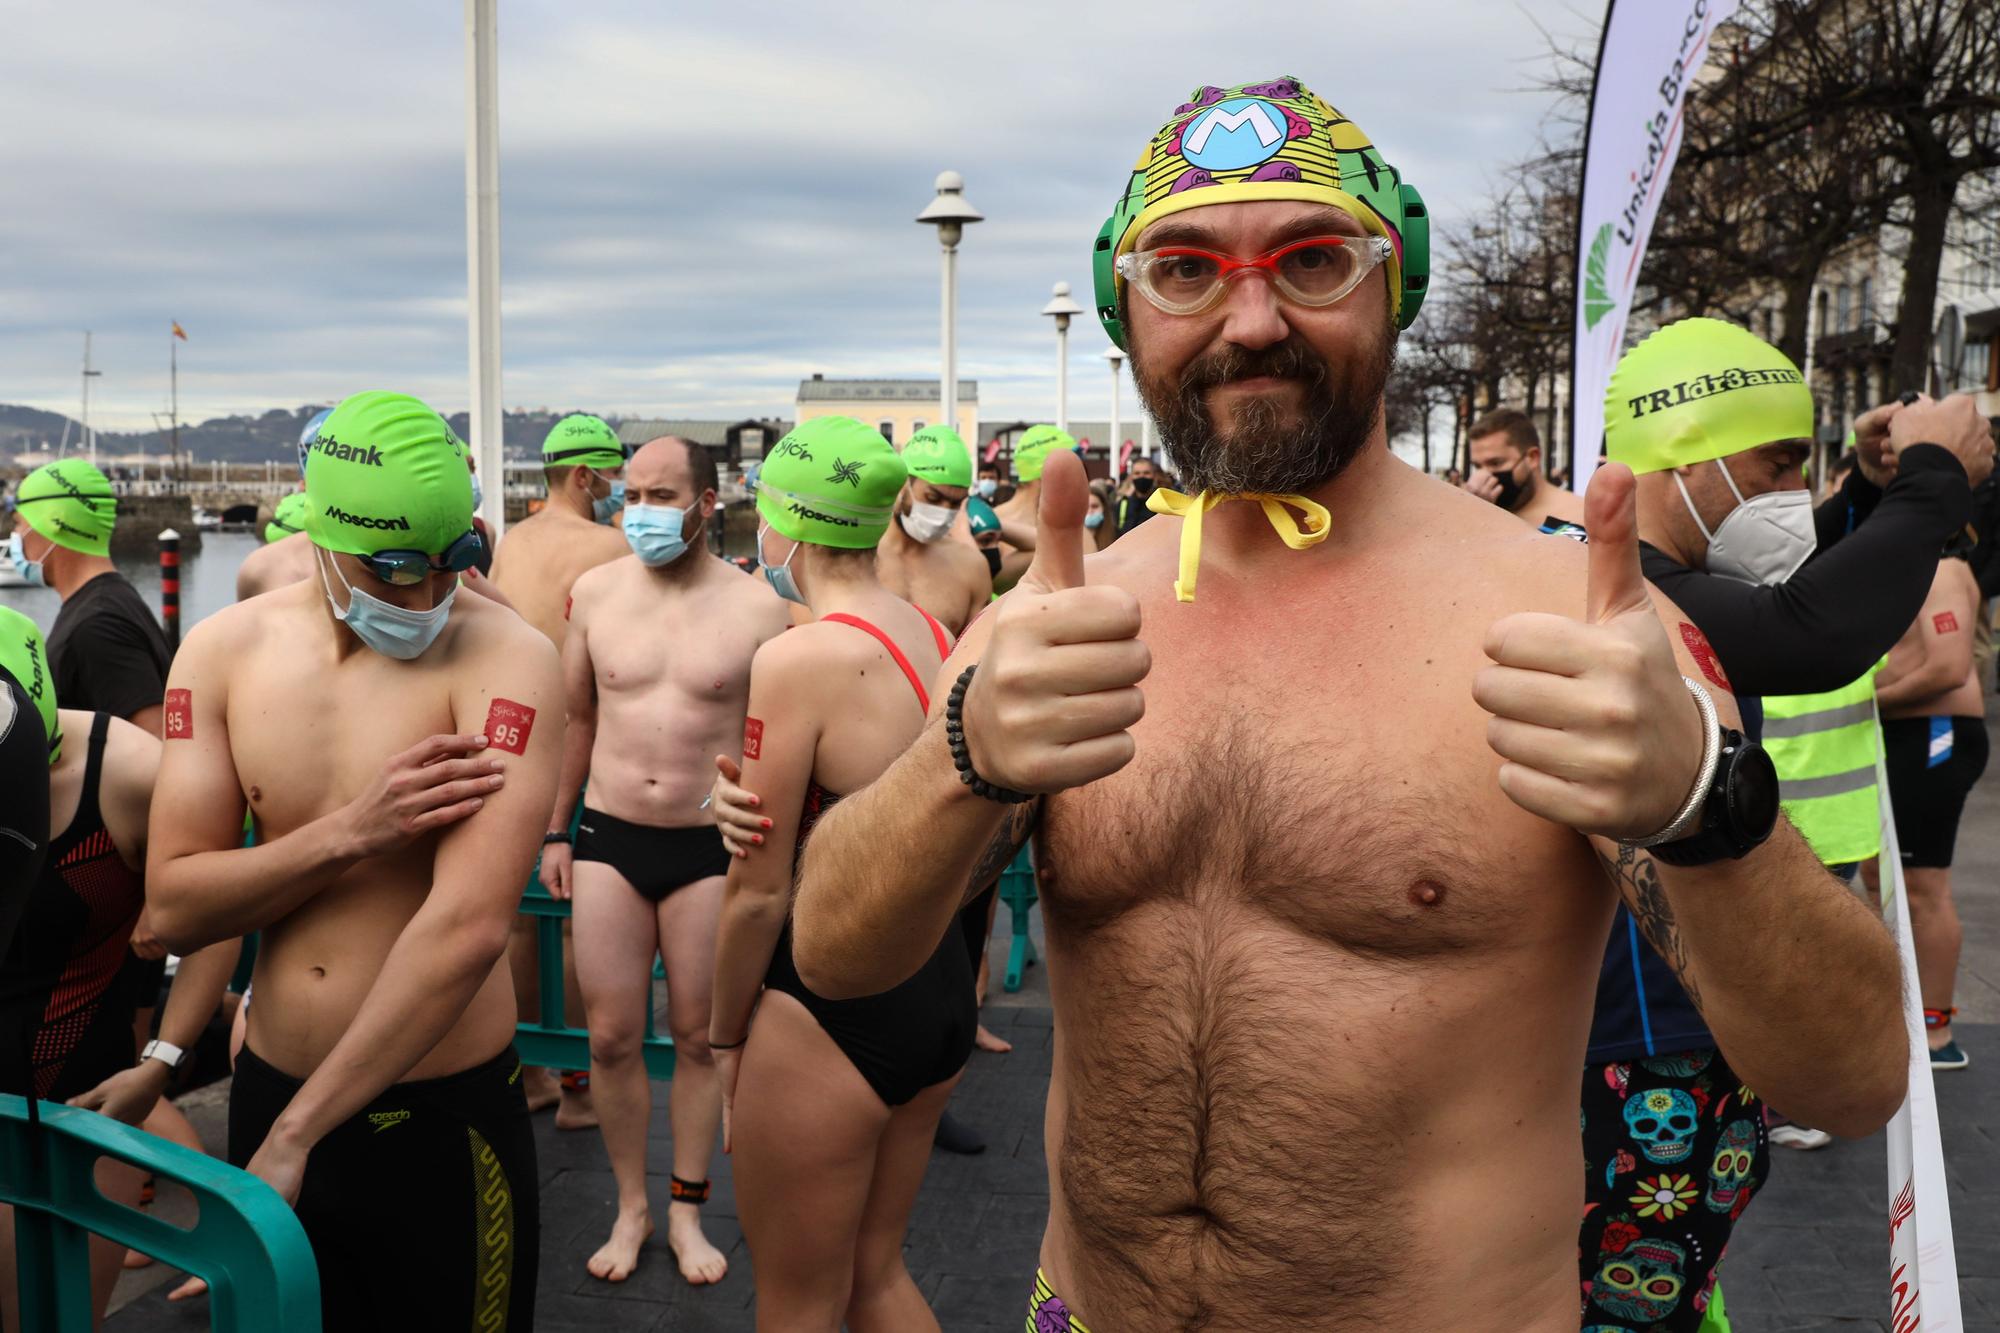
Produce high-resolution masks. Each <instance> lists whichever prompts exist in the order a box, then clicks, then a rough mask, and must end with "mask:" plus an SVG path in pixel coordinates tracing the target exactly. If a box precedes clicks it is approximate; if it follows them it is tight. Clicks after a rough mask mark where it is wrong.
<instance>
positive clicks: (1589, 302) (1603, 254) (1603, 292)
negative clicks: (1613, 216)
mask: <svg viewBox="0 0 2000 1333" xmlns="http://www.w3.org/2000/svg"><path fill="white" fill-rule="evenodd" d="M1610 258H1611V224H1610V223H1609V222H1607V223H1605V224H1604V225H1603V226H1601V227H1599V228H1598V229H1597V238H1596V239H1595V240H1593V241H1592V242H1591V243H1590V261H1589V262H1588V263H1587V264H1585V265H1584V268H1583V326H1584V327H1585V328H1587V329H1594V328H1596V327H1597V321H1598V320H1600V319H1603V318H1604V317H1605V316H1606V315H1608V314H1610V313H1611V309H1612V307H1613V306H1615V305H1617V304H1618V303H1617V302H1616V301H1614V300H1612V299H1611V288H1610V285H1609V284H1607V283H1606V282H1605V280H1604V265H1605V261H1606V260H1608V259H1610Z"/></svg>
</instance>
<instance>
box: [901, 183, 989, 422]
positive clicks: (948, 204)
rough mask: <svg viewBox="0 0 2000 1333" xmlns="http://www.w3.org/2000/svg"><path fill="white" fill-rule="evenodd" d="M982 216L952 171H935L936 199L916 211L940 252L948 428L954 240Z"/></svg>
mask: <svg viewBox="0 0 2000 1333" xmlns="http://www.w3.org/2000/svg"><path fill="white" fill-rule="evenodd" d="M985 217H986V215H985V214H984V213H982V212H980V211H979V210H978V209H976V208H974V207H973V206H972V204H971V203H970V201H968V200H967V199H966V197H965V177H963V176H961V175H959V174H958V173H957V172H956V171H940V172H939V173H938V178H937V198H935V199H933V200H931V201H930V203H929V204H927V205H925V207H924V211H923V212H921V213H919V214H917V221H919V222H921V223H924V224H925V225H927V226H932V227H936V228H937V231H938V245H939V247H940V248H941V249H942V250H943V251H944V310H943V330H942V332H941V334H940V335H939V341H940V343H941V350H942V352H943V356H944V377H943V378H942V379H941V380H939V381H938V401H939V404H940V410H941V411H942V413H943V416H942V418H941V420H942V421H943V423H944V424H945V425H946V426H948V427H950V428H951V429H952V430H957V429H958V243H959V241H960V240H961V239H963V238H964V236H965V227H966V224H967V223H969V222H979V221H982V220H984V218H985Z"/></svg>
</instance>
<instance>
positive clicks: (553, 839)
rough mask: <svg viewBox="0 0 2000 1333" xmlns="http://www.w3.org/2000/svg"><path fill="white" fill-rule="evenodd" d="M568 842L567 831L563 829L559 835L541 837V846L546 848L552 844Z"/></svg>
mask: <svg viewBox="0 0 2000 1333" xmlns="http://www.w3.org/2000/svg"><path fill="white" fill-rule="evenodd" d="M568 841H570V836H569V830H568V829H564V830H562V831H561V832H560V833H544V834H543V835H542V846H544V847H546V846H548V845H549V844H550V843H552V842H568Z"/></svg>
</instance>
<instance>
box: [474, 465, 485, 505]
mask: <svg viewBox="0 0 2000 1333" xmlns="http://www.w3.org/2000/svg"><path fill="white" fill-rule="evenodd" d="M485 503H486V488H485V487H484V486H481V485H480V484H479V474H478V473H477V472H475V473H473V474H472V512H473V513H475V514H476V513H478V512H479V506H481V505H483V504H485Z"/></svg>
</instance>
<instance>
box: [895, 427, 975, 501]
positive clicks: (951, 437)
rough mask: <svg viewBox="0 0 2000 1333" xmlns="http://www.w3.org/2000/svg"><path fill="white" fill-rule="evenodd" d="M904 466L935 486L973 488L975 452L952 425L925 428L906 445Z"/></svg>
mask: <svg viewBox="0 0 2000 1333" xmlns="http://www.w3.org/2000/svg"><path fill="white" fill-rule="evenodd" d="M903 466H904V467H907V468H908V469H909V470H910V475H911V476H913V477H922V478H923V479H924V480H925V481H927V482H929V483H931V485H933V486H966V487H970V486H971V485H972V451H971V450H970V449H967V448H966V447H965V441H964V440H963V439H961V438H959V434H958V432H957V431H955V430H953V429H952V428H951V427H949V426H926V427H924V428H923V429H922V430H920V431H918V432H917V433H916V434H915V435H912V436H911V437H910V442H909V443H908V444H906V445H904V446H903Z"/></svg>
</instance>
